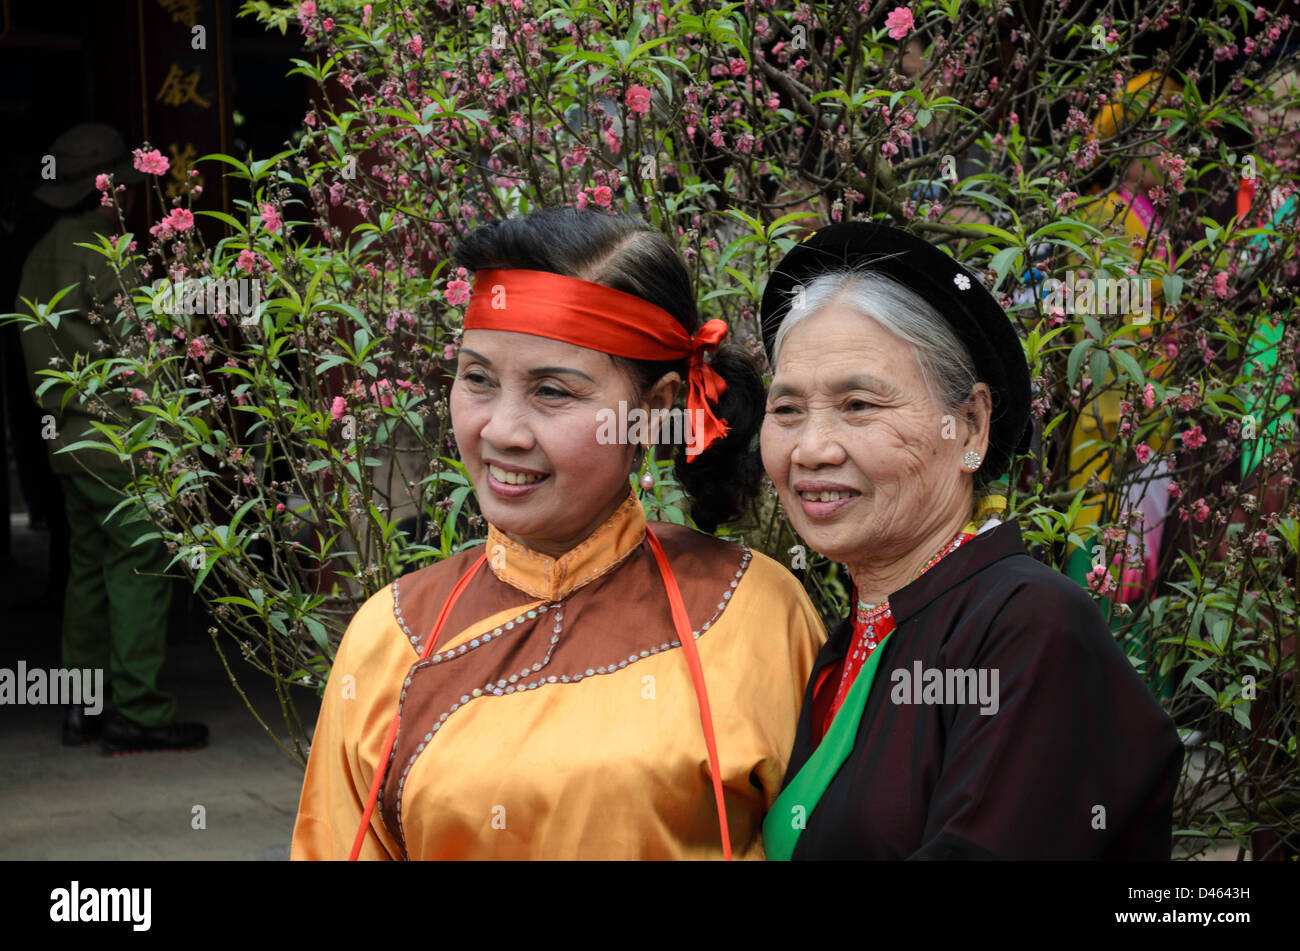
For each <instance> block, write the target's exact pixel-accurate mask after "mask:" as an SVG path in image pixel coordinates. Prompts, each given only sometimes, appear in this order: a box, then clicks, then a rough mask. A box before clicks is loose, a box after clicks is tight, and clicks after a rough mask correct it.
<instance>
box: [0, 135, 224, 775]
mask: <svg viewBox="0 0 1300 951" xmlns="http://www.w3.org/2000/svg"><path fill="white" fill-rule="evenodd" d="M46 154H47V156H48V157H51V158H52V159H53V164H52V166H47V167H49V168H51V170H52V172H53V175H52V177H51V178H50V179H49V180H48V181H46V182H45V183H43V184H42V185H41V186H40V187H38V188H37V189H36V190H35V191H34V193H33V194H34V195H35V197H36V198H37V199H38V200H39V201H41V202H43V203H45V204H47V205H50V206H51V207H53V208H58V209H61V210H63V211H64V214H62V215H61V216H60V217H59V219H58V220H57V221H56V222H55V223H54V225H53V226H52V227H51V228H50V230H49V231H48V232H46V234H45V235H44V236H43V237H42V238H41V239H40V241H38V242H37V244H36V245H35V247H33V248H32V250H31V253H30V254H29V255H28V256H27V259H26V261H25V262H24V263H23V270H22V278H21V282H20V284H19V288H18V299H17V300H16V302H15V309H16V310H17V311H19V312H22V313H29V312H30V311H29V309H28V307H27V305H26V304H24V303H23V301H24V299H25V300H27V301H31V302H32V303H48V302H49V301H50V300H51V299H52V298H53V297H54V296H55V295H56V294H57V293H58V292H59V291H61V290H63V289H64V288H67V287H69V286H71V288H72V289H71V290H70V291H69V292H68V293H67V294H66V295H65V296H64V297H63V298H62V299H60V300H59V301H58V303H57V304H56V305H55V307H54V310H55V311H62V312H63V313H62V316H61V317H60V318H59V319H58V321H57V323H55V322H53V321H50V322H45V323H44V324H43V325H42V326H40V327H36V326H34V325H31V326H28V327H26V328H25V330H24V332H23V333H22V334H21V335H20V338H21V340H22V348H23V361H24V363H25V365H26V369H27V378H28V379H27V382H28V391H29V392H30V393H32V394H33V398H34V399H35V400H36V401H37V404H38V405H39V407H40V409H41V417H40V420H41V426H42V431H41V434H42V436H43V437H44V439H45V442H46V447H47V449H48V451H49V453H50V468H51V469H52V471H53V472H54V473H55V475H56V476H57V477H58V478H59V480H60V481H61V482H62V485H63V494H64V497H65V499H66V506H67V514H68V524H69V526H70V527H71V541H70V543H69V552H68V561H69V570H68V585H67V590H66V594H65V597H64V611H63V634H62V663H63V666H64V667H65V668H68V669H74V668H76V669H92V670H94V669H99V670H104V671H105V681H106V682H107V684H108V687H109V693H110V697H109V698H108V703H107V704H106V705H105V706H104V708H103V712H100V713H98V714H96V715H91V714H90V713H89V712H88V711H87V709H86V708H85V707H84V706H77V705H74V706H69V707H68V708H67V709H66V711H65V715H64V720H63V742H64V743H65V744H66V745H70V746H74V745H81V744H83V743H87V742H90V741H93V740H95V739H97V738H101V737H102V746H103V750H104V752H105V753H109V754H118V753H129V752H140V751H147V750H155V749H189V748H193V747H198V746H202V745H204V744H205V743H206V742H207V736H208V728H207V727H206V726H205V725H204V724H202V723H177V722H175V712H176V700H175V698H174V697H173V696H172V695H171V694H169V693H167V692H165V691H163V690H162V689H160V688H159V686H158V676H159V673H160V672H161V670H162V666H163V659H164V656H165V652H166V645H167V616H168V613H169V609H170V606H171V594H172V587H171V579H169V578H168V577H166V576H165V569H166V567H167V563H168V557H167V551H166V549H165V547H164V546H163V544H162V543H161V542H160V541H159V540H157V539H154V540H152V541H150V542H145V543H142V544H140V545H136V544H135V542H136V540H137V539H138V538H139V537H140V536H141V535H142V534H144V533H145V532H146V531H147V530H148V529H149V528H150V525H149V523H148V522H147V521H146V520H144V519H143V517H141V516H139V515H138V514H136V513H134V511H133V509H132V508H131V507H129V506H128V507H124V508H123V509H122V510H121V511H119V512H117V513H115V514H112V516H111V517H110V513H112V512H113V509H114V508H116V507H117V506H118V505H119V504H120V503H121V502H122V500H123V498H124V497H125V489H126V487H127V485H128V484H129V483H130V481H131V479H132V473H131V468H130V466H129V465H127V464H124V463H122V462H120V461H119V460H118V459H116V458H115V457H114V456H113V455H112V454H110V453H107V452H103V451H96V450H93V449H86V448H82V449H78V450H74V451H72V452H62V451H60V450H62V449H64V448H65V447H68V446H72V445H74V444H76V443H78V442H80V441H82V440H87V439H89V440H96V441H101V440H102V439H103V437H102V435H101V434H100V433H99V432H98V431H97V430H95V429H94V428H93V427H92V426H91V425H90V424H91V422H92V421H94V420H98V419H100V418H101V417H100V415H99V406H100V405H101V401H102V404H103V405H106V407H107V411H108V412H109V413H111V414H113V415H108V416H107V418H114V416H116V417H118V418H121V417H128V418H129V416H130V414H131V408H130V404H129V402H128V400H127V399H126V397H125V396H124V395H122V394H121V393H116V392H112V391H105V392H101V393H99V394H97V395H96V397H94V398H93V399H92V401H91V405H87V403H86V402H85V401H83V400H82V399H81V397H80V396H77V395H74V396H73V397H72V398H71V399H69V400H68V401H67V405H66V406H64V405H63V402H64V401H63V397H64V394H65V387H64V386H63V385H62V384H55V385H52V386H49V387H47V388H46V389H45V390H44V391H43V392H42V393H41V394H40V395H39V396H37V395H36V391H37V389H38V388H39V387H40V386H41V385H42V384H43V383H45V382H47V381H48V380H49V377H46V376H41V375H39V371H41V370H45V369H49V368H51V367H54V366H61V367H65V368H66V366H67V365H68V364H67V363H66V362H64V361H71V360H72V359H73V357H74V355H76V354H81V355H82V359H83V360H85V359H89V360H95V359H99V358H101V357H103V356H104V353H105V349H106V347H107V345H108V340H107V337H106V335H105V333H104V331H103V329H102V321H103V320H111V319H113V316H114V314H115V308H113V306H112V298H113V297H114V296H116V293H117V291H118V281H117V276H116V275H115V274H114V273H113V270H112V266H111V265H110V264H109V262H108V259H107V258H105V257H104V256H103V255H101V254H98V253H96V252H95V251H93V250H91V249H89V248H84V247H78V244H79V243H83V242H88V243H91V244H96V245H97V244H98V243H99V242H98V239H97V237H96V235H97V234H99V233H109V234H113V233H116V232H117V230H118V228H119V223H118V220H117V212H116V210H115V209H114V208H113V207H112V206H111V205H109V206H103V205H101V204H100V194H99V192H98V190H97V188H96V183H95V179H96V177H97V176H98V175H99V174H111V175H112V176H113V180H114V182H115V183H117V184H128V185H133V184H135V183H137V182H139V181H141V180H142V179H143V178H144V175H143V174H142V173H140V172H138V171H137V170H136V169H134V168H133V167H132V161H131V155H130V153H129V152H128V151H127V148H126V145H125V143H124V142H123V140H122V137H121V135H120V134H119V133H118V132H117V131H116V130H115V129H113V128H112V127H111V126H106V125H101V124H97V123H82V124H80V125H76V126H74V127H72V128H71V129H69V130H68V131H66V132H65V133H63V134H62V135H60V136H59V137H58V138H57V139H56V140H55V141H54V143H53V145H51V146H50V148H49V149H48V150H47V153H46ZM48 161H49V159H48V158H47V162H48ZM122 194H123V196H124V202H125V205H124V211H129V207H130V203H131V202H132V200H133V189H132V188H128V189H127V190H126V191H125V192H123V193H122ZM92 317H93V318H94V319H93V320H92ZM133 515H134V517H133Z"/></svg>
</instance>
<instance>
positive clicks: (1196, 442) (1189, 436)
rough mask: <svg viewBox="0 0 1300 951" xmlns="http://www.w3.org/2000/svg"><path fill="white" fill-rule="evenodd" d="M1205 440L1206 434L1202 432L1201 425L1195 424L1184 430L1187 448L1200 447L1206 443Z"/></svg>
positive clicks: (1184, 440)
mask: <svg viewBox="0 0 1300 951" xmlns="http://www.w3.org/2000/svg"><path fill="white" fill-rule="evenodd" d="M1205 442H1206V440H1205V434H1204V433H1202V432H1201V427H1200V426H1193V427H1192V428H1191V429H1188V430H1185V431H1184V432H1183V447H1184V448H1185V449H1200V448H1201V447H1202V446H1204V445H1205Z"/></svg>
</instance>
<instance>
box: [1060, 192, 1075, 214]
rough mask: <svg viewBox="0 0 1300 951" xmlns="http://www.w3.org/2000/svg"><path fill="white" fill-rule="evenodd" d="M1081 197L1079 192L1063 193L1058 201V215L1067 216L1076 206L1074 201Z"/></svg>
mask: <svg viewBox="0 0 1300 951" xmlns="http://www.w3.org/2000/svg"><path fill="white" fill-rule="evenodd" d="M1078 197H1079V193H1078V192H1069V191H1067V192H1061V197H1059V198H1058V199H1056V213H1057V214H1058V215H1059V214H1065V213H1066V211H1068V210H1069V209H1070V208H1072V207H1073V205H1074V200H1075V199H1076V198H1078Z"/></svg>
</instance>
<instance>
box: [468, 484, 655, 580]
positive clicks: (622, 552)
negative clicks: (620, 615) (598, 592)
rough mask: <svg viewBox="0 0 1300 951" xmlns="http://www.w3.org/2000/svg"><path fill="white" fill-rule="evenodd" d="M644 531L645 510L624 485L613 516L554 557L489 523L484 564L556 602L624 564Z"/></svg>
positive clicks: (496, 573) (639, 541) (502, 575)
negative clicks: (626, 492)
mask: <svg viewBox="0 0 1300 951" xmlns="http://www.w3.org/2000/svg"><path fill="white" fill-rule="evenodd" d="M645 531H646V518H645V510H644V509H643V508H642V507H641V502H640V500H639V499H638V498H637V497H636V496H635V495H633V494H632V491H631V488H630V487H629V489H628V495H627V498H626V499H624V500H623V503H622V504H621V505H619V507H618V508H616V509H615V510H614V512H613V514H612V515H610V517H609V518H607V519H605V521H603V522H601V523H600V525H599V526H597V527H596V530H595V531H593V532H592V533H591V534H590V535H588V536H587V537H586V538H585V539H583V540H582V541H581V542H579V543H578V544H577V545H576V546H574V547H573V548H571V549H569V550H568V551H567V552H565V553H564V554H563V555H561V556H560V557H559V558H552V557H551V556H549V555H543V554H542V553H541V552H538V551H533V549H531V548H528V547H526V546H524V545H521V544H519V542H516V541H514V540H513V539H511V538H509V537H507V536H506V534H505V533H504V532H502V531H500V530H499V529H498V528H497V527H496V526H495V525H492V524H491V523H489V524H488V538H487V559H488V566H489V567H490V568H491V569H492V573H493V574H494V575H496V576H497V578H498V579H500V580H501V581H504V582H505V583H506V584H508V585H510V586H511V587H513V588H518V589H519V590H520V591H523V592H525V593H527V594H531V595H533V596H534V597H537V598H543V599H545V600H548V601H559V600H560V599H561V598H566V597H568V596H569V595H570V594H572V593H573V592H574V591H576V590H578V589H579V588H581V587H582V586H583V585H585V584H588V583H589V582H591V581H594V580H596V579H597V578H599V577H600V576H601V575H603V574H606V573H607V572H609V571H610V570H612V569H613V568H614V567H616V566H617V565H619V564H620V563H621V562H623V560H624V559H626V558H627V557H628V556H629V555H630V554H632V552H633V551H635V550H636V548H637V546H638V545H640V544H641V540H642V539H643V538H645ZM498 546H499V547H498Z"/></svg>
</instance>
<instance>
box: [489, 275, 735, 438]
mask: <svg viewBox="0 0 1300 951" xmlns="http://www.w3.org/2000/svg"><path fill="white" fill-rule="evenodd" d="M464 327H465V329H466V330H478V329H481V330H508V331H514V332H516V333H525V334H533V335H534V336H538V337H549V338H550V339H552V340H563V341H564V342H565V343H571V344H573V345H575V346H578V347H586V348H587V349H589V350H599V351H600V352H601V353H608V354H612V355H613V356H616V357H627V358H628V359H630V360H653V361H656V362H659V361H667V360H680V359H681V358H683V357H688V358H689V360H688V366H689V373H688V379H687V384H686V387H687V388H686V413H687V425H686V432H687V444H686V461H687V463H691V462H694V461H695V458H696V457H697V456H698V455H699V454H700V453H702V452H703V451H704V450H705V449H707V448H709V446H711V445H712V444H713V443H714V441H715V440H718V439H721V438H722V437H724V436H725V435H727V432H728V428H727V421H726V420H725V419H719V418H718V416H717V415H716V414H715V413H714V412H713V407H714V406H715V405H717V402H718V399H719V398H720V397H721V396H722V394H723V393H725V392H726V391H727V383H726V381H725V380H723V379H722V377H721V376H720V375H719V374H718V371H716V370H714V369H713V367H711V366H709V365H708V364H707V363H706V362H705V361H704V354H705V352H706V351H709V350H713V349H716V348H717V346H718V344H719V343H721V342H722V340H723V338H724V337H726V336H727V325H726V323H725V322H724V321H721V320H717V319H714V320H710V321H707V322H706V323H705V324H704V325H703V326H702V327H700V329H699V330H697V331H696V332H695V334H694V335H693V336H692V335H691V334H688V333H687V332H686V328H685V327H683V326H682V325H681V323H679V322H678V320H677V318H675V317H674V316H673V315H672V314H670V313H668V312H667V311H666V310H664V309H663V308H661V307H656V306H655V305H654V304H652V303H650V302H649V301H647V300H644V299H642V298H640V297H637V296H636V295H635V294H627V293H624V292H623V291H617V290H614V289H613V288H612V287H606V286H605V285H604V284H596V283H594V282H592V281H584V280H581V279H580V278H576V277H566V276H565V275H563V274H552V273H551V272H549V271H532V270H528V269H525V268H510V269H501V270H496V269H494V270H482V271H479V272H478V273H476V274H475V275H474V292H473V294H472V295H471V296H470V301H469V306H468V307H467V308H466V310H465V324H464ZM697 423H698V425H696V424H697Z"/></svg>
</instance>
